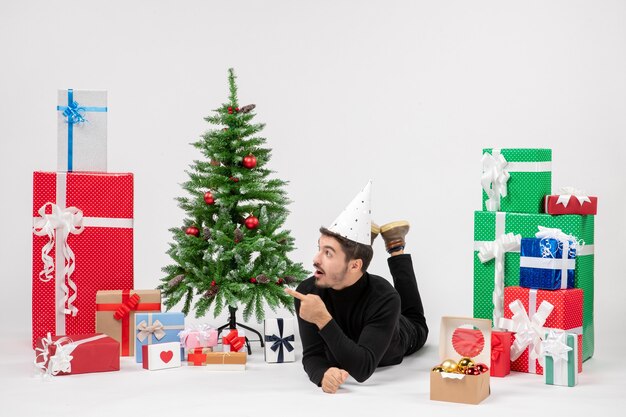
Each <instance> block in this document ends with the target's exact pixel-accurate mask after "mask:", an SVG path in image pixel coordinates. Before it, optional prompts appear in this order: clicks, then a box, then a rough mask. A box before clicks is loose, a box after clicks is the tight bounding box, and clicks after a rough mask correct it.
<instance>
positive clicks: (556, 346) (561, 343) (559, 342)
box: [541, 330, 573, 363]
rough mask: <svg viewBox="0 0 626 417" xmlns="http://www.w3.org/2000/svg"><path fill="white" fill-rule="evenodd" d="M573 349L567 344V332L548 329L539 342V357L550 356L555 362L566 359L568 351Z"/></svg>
mask: <svg viewBox="0 0 626 417" xmlns="http://www.w3.org/2000/svg"><path fill="white" fill-rule="evenodd" d="M571 350H573V349H572V348H571V347H569V346H567V333H565V332H557V331H554V330H550V331H549V332H548V336H547V337H546V339H545V340H544V341H542V342H541V358H542V359H545V357H546V356H551V357H552V359H553V360H554V362H555V363H557V362H558V361H561V360H562V361H565V362H567V361H568V352H569V351H571Z"/></svg>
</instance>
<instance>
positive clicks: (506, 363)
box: [490, 330, 513, 377]
mask: <svg viewBox="0 0 626 417" xmlns="http://www.w3.org/2000/svg"><path fill="white" fill-rule="evenodd" d="M512 339H513V333H511V332H507V331H500V330H492V331H491V368H490V372H491V376H497V377H504V376H507V375H508V374H510V373H511V343H512Z"/></svg>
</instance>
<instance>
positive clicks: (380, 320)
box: [303, 293, 400, 382]
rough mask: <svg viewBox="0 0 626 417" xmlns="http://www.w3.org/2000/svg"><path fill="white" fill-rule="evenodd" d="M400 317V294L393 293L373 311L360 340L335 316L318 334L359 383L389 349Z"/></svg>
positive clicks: (368, 375)
mask: <svg viewBox="0 0 626 417" xmlns="http://www.w3.org/2000/svg"><path fill="white" fill-rule="evenodd" d="M399 316H400V296H399V295H398V294H397V293H394V294H392V295H390V298H389V299H388V300H383V302H381V303H380V304H379V305H378V308H377V310H376V311H372V312H370V316H369V317H368V319H367V323H366V324H365V327H364V328H363V331H362V332H361V335H360V336H359V340H358V342H357V343H355V342H354V341H352V340H351V339H350V338H349V337H347V336H346V335H345V334H344V332H343V331H342V330H341V328H340V327H339V325H338V324H337V322H336V321H335V320H334V319H333V320H331V321H330V322H328V324H327V325H326V326H324V327H323V328H322V330H320V331H319V335H320V336H321V337H322V339H323V340H324V342H325V343H326V346H327V347H328V349H329V350H330V352H331V353H332V355H333V356H334V357H335V358H336V359H337V362H339V364H340V365H339V367H340V368H342V369H344V370H346V371H347V372H348V373H349V374H350V376H352V377H353V378H354V379H356V380H357V381H358V382H363V381H365V380H367V379H368V378H369V377H370V376H371V375H372V374H373V373H374V371H375V370H376V367H377V366H378V364H379V363H380V361H381V359H382V357H383V355H384V354H385V352H386V351H387V348H388V347H389V343H391V338H392V335H393V332H394V329H395V327H396V326H397V324H398V319H399ZM303 343H304V338H303Z"/></svg>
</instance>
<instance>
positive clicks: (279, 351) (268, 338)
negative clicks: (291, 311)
mask: <svg viewBox="0 0 626 417" xmlns="http://www.w3.org/2000/svg"><path fill="white" fill-rule="evenodd" d="M264 328H265V331H264V335H265V362H267V363H283V362H295V360H296V352H295V349H294V346H293V343H294V341H295V336H294V327H293V319H282V318H275V319H265V325H264Z"/></svg>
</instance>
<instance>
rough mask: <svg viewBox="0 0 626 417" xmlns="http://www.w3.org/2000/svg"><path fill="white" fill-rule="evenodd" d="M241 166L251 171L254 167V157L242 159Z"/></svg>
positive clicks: (249, 156)
mask: <svg viewBox="0 0 626 417" xmlns="http://www.w3.org/2000/svg"><path fill="white" fill-rule="evenodd" d="M243 166H244V167H245V168H248V169H252V168H254V167H255V166H256V156H254V155H252V154H249V155H248V156H244V157H243Z"/></svg>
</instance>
